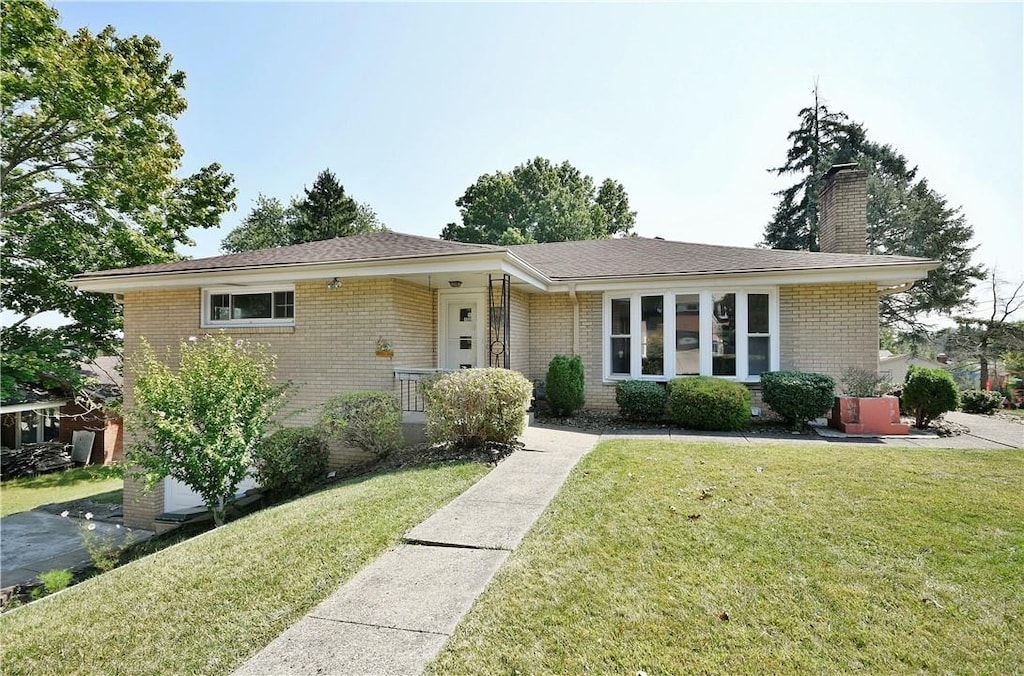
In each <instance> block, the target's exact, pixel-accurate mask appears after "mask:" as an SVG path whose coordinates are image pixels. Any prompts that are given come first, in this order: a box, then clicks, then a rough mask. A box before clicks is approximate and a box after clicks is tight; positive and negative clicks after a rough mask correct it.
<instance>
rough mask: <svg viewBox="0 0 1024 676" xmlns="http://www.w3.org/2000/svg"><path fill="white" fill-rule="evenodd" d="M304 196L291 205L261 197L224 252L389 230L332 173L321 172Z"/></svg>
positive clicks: (226, 241)
mask: <svg viewBox="0 0 1024 676" xmlns="http://www.w3.org/2000/svg"><path fill="white" fill-rule="evenodd" d="M305 193H306V198H305V199H304V200H298V199H293V200H292V201H291V204H289V205H288V206H285V205H284V204H282V203H281V201H280V200H279V199H277V198H275V197H266V196H265V195H260V196H259V197H257V198H256V205H255V206H254V207H253V208H252V211H250V212H249V215H248V216H246V217H245V218H244V219H243V220H242V223H241V224H240V225H239V226H238V227H236V228H235V229H234V230H232V231H231V232H229V233H228V235H227V237H225V238H224V239H223V241H222V242H221V245H220V246H221V249H223V250H224V251H227V252H228V253H239V252H241V251H254V250H256V249H268V248H271V247H275V246H288V245H290V244H303V243H304V242H315V241H318V240H322V239H331V238H333V237H346V236H348V235H357V234H360V233H366V232H380V231H383V230H387V227H386V226H385V225H384V223H383V222H382V221H381V220H380V217H379V216H378V215H377V212H376V211H374V210H373V209H372V208H371V207H370V205H369V204H366V203H365V202H356V201H355V200H353V199H352V198H350V197H349V196H347V195H346V194H345V189H344V188H343V187H342V186H341V185H340V184H339V183H338V182H337V179H336V178H335V176H334V174H332V173H331V172H330V171H329V170H324V171H322V172H320V175H319V176H318V177H317V180H316V182H315V183H314V184H313V188H312V190H306V191H305Z"/></svg>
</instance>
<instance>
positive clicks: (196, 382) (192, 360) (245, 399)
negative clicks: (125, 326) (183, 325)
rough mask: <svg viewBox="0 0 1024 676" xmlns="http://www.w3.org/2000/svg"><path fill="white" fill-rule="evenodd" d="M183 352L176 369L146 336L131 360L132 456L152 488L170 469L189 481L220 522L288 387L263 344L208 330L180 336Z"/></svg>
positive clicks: (182, 481)
mask: <svg viewBox="0 0 1024 676" xmlns="http://www.w3.org/2000/svg"><path fill="white" fill-rule="evenodd" d="M180 352H181V357H180V360H179V362H178V368H177V369H172V368H171V367H170V366H169V365H168V363H167V362H166V361H164V360H161V359H158V358H157V357H156V355H154V353H153V350H152V348H150V346H149V345H148V344H147V343H145V342H144V343H143V348H142V351H141V353H140V354H139V355H138V356H137V357H135V358H134V359H133V361H134V363H133V364H132V368H133V369H134V372H135V376H136V379H135V388H134V392H135V406H134V407H133V408H132V409H130V410H129V411H128V420H129V423H130V424H131V425H132V426H133V427H134V428H135V429H137V430H138V432H139V436H140V441H139V443H137V444H136V445H135V446H133V447H132V448H131V449H130V450H129V452H128V460H129V462H131V463H132V464H133V465H136V466H138V467H139V468H140V472H138V473H137V474H136V476H137V477H138V478H142V479H143V480H144V481H145V483H146V486H147V487H150V488H151V487H153V486H155V485H156V484H157V483H159V482H160V481H162V480H163V479H164V478H165V477H168V476H170V477H173V478H175V479H177V480H178V481H180V482H181V483H183V484H185V485H186V486H188V487H190V488H191V489H192V490H194V491H195V492H196V493H198V494H199V495H200V496H202V498H203V501H204V502H205V503H206V506H207V507H209V509H210V512H211V513H212V514H213V520H214V523H215V524H216V525H217V526H221V525H223V524H224V516H225V507H226V505H227V500H228V499H229V498H231V497H232V496H233V495H235V493H236V492H237V490H238V484H239V483H241V481H242V479H244V478H245V476H246V474H247V473H248V471H249V468H250V467H251V466H252V464H253V461H254V455H255V453H256V452H257V449H258V446H259V444H260V442H261V440H262V439H263V437H264V434H265V433H266V430H267V426H268V425H269V424H270V418H271V416H272V415H273V414H274V412H275V411H276V410H277V409H278V408H279V407H280V405H281V403H282V402H283V394H284V389H283V388H282V387H279V386H277V385H275V384H274V368H275V365H274V358H273V357H272V356H271V355H268V354H267V352H266V351H265V350H264V348H263V347H262V346H260V345H255V344H249V343H245V342H244V341H238V342H237V343H236V342H234V341H232V339H231V338H230V337H229V336H205V337H204V338H201V339H199V340H196V339H195V338H191V339H189V340H188V341H183V342H182V343H181V346H180Z"/></svg>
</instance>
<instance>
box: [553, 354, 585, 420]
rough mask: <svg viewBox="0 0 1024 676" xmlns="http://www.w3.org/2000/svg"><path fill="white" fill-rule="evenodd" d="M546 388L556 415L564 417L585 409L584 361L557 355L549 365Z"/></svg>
mask: <svg viewBox="0 0 1024 676" xmlns="http://www.w3.org/2000/svg"><path fill="white" fill-rule="evenodd" d="M545 387H546V390H547V398H548V405H549V406H550V407H551V412H552V413H554V414H555V415H557V416H560V417H564V416H567V415H572V414H573V413H575V412H576V411H578V410H580V409H581V408H583V404H584V402H585V399H584V398H583V360H582V359H580V358H579V357H578V356H576V357H566V356H564V355H560V354H556V355H555V356H554V358H553V359H552V360H551V361H550V362H549V363H548V377H547V380H546V381H545Z"/></svg>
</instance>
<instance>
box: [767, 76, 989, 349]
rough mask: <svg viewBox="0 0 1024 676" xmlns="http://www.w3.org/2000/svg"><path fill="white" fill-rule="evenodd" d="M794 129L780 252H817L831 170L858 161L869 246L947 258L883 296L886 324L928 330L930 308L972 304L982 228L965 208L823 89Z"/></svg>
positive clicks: (778, 214) (779, 170)
mask: <svg viewBox="0 0 1024 676" xmlns="http://www.w3.org/2000/svg"><path fill="white" fill-rule="evenodd" d="M799 117H800V126H799V127H798V128H797V129H796V130H794V131H792V132H790V134H789V136H788V138H789V140H790V143H791V147H790V149H789V151H788V153H787V155H786V162H785V163H784V164H783V165H782V166H780V167H776V168H774V169H770V170H769V171H772V172H773V173H775V174H777V175H779V176H790V175H792V176H796V177H797V181H796V182H795V183H794V184H793V185H791V186H790V187H788V188H786V189H784V190H781V191H779V192H778V193H776V195H777V196H778V197H779V204H778V206H777V207H776V209H775V212H774V214H773V215H772V219H771V220H770V221H769V223H768V225H767V226H766V227H765V233H764V242H763V243H764V244H765V245H766V246H770V247H772V248H775V249H800V250H807V251H817V250H818V249H819V245H818V226H819V218H818V191H819V189H820V188H821V185H822V181H823V178H824V174H825V172H826V171H828V169H829V168H830V167H831V166H832V165H834V164H839V163H846V162H856V163H857V164H858V165H859V167H860V168H861V169H864V170H866V171H867V172H868V209H867V217H868V250H869V251H870V253H874V254H892V255H903V256H921V257H926V258H933V259H936V260H940V261H942V267H941V268H939V269H937V270H934V271H933V272H931V273H930V274H929V276H928V278H927V279H926V280H924V281H921V282H918V283H917V284H916V285H915V286H914V287H913V288H912V289H911V290H910V291H908V292H905V293H899V294H890V295H886V296H883V297H882V299H881V309H880V315H881V321H882V324H883V326H885V327H887V328H889V329H890V330H894V331H904V332H920V331H922V330H923V329H924V323H923V320H922V317H923V316H924V315H925V314H926V313H929V312H938V313H949V312H953V311H955V310H958V309H965V308H968V307H970V302H971V301H970V296H969V294H970V291H971V288H972V287H973V286H974V283H975V280H978V279H981V278H982V277H983V268H982V267H981V266H978V265H972V264H971V255H972V254H973V252H974V250H975V248H976V247H972V246H970V240H971V238H972V237H973V236H974V230H973V228H971V226H970V225H969V224H968V223H967V220H966V218H965V217H964V215H963V214H962V213H961V212H960V210H959V208H951V207H949V206H948V203H947V200H946V198H945V197H944V196H943V195H941V194H939V193H938V192H936V191H935V190H933V189H932V188H931V187H930V186H929V185H928V183H927V181H926V180H925V179H919V178H918V177H917V169H916V167H911V166H910V165H909V164H908V162H907V159H906V158H905V157H904V156H903V155H901V154H900V153H899V152H898V151H897V150H896V149H895V148H893V147H892V146H889V145H880V144H878V143H875V142H873V141H871V140H869V139H868V137H867V132H866V130H865V129H864V127H863V126H862V125H860V124H859V123H857V122H853V121H851V120H850V119H849V118H848V117H847V116H846V114H844V113H842V112H837V111H833V110H830V109H829V108H828V106H827V104H826V103H824V102H823V101H822V100H821V98H820V96H819V94H818V90H817V87H816V88H815V90H814V104H813V105H812V106H811V107H808V108H804V109H803V110H801V111H800V113H799Z"/></svg>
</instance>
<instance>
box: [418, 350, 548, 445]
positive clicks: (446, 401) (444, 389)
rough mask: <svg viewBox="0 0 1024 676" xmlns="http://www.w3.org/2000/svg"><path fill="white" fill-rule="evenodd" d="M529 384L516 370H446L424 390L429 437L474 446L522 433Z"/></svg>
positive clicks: (509, 440) (530, 390) (530, 389)
mask: <svg viewBox="0 0 1024 676" xmlns="http://www.w3.org/2000/svg"><path fill="white" fill-rule="evenodd" d="M532 394H533V385H532V384H531V383H530V381H529V380H527V379H526V378H525V377H524V376H523V374H521V373H519V372H518V371H509V370H507V369H498V368H480V369H463V370H461V371H454V372H452V373H448V374H445V375H444V376H443V377H442V378H440V379H438V380H436V381H435V382H434V383H433V384H432V385H431V386H430V387H429V388H428V389H427V390H426V392H425V393H424V395H425V398H426V404H427V406H426V409H427V410H426V417H427V429H426V431H427V438H428V439H430V440H431V441H434V442H440V443H448V444H454V445H457V446H466V447H473V446H479V445H482V444H484V443H488V442H493V443H499V444H510V443H512V442H513V441H515V438H516V437H517V436H519V435H520V434H522V433H523V427H524V425H523V418H524V416H525V415H526V409H527V407H529V405H530V397H531V396H532Z"/></svg>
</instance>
